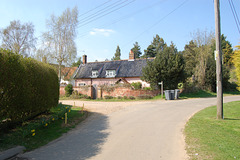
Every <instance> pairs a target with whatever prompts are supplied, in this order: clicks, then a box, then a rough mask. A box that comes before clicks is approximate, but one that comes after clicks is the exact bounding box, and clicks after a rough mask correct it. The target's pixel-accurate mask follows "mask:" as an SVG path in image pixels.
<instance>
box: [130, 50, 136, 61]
mask: <svg viewBox="0 0 240 160" xmlns="http://www.w3.org/2000/svg"><path fill="white" fill-rule="evenodd" d="M134 59H135V54H134V53H133V51H132V50H131V51H130V53H129V60H134Z"/></svg>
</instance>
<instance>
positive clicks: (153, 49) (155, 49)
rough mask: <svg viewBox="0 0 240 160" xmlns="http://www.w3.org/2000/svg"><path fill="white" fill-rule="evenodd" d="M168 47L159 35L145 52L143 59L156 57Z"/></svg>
mask: <svg viewBox="0 0 240 160" xmlns="http://www.w3.org/2000/svg"><path fill="white" fill-rule="evenodd" d="M166 46H167V44H166V43H165V42H164V40H163V38H161V37H159V35H158V34H157V35H156V37H153V41H152V42H151V44H150V45H149V46H148V47H147V49H146V50H144V55H143V57H144V58H148V57H156V55H157V53H159V52H161V51H163V49H164V48H165V47H166Z"/></svg>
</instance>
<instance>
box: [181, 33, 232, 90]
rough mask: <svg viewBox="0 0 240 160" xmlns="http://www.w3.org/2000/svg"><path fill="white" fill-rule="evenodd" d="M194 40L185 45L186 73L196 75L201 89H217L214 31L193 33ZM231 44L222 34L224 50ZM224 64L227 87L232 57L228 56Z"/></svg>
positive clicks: (225, 86) (224, 86)
mask: <svg viewBox="0 0 240 160" xmlns="http://www.w3.org/2000/svg"><path fill="white" fill-rule="evenodd" d="M192 38H193V39H192V40H191V41H190V42H189V44H187V45H185V47H184V51H183V58H184V62H185V73H186V76H187V77H192V76H193V77H195V79H194V81H195V83H196V86H197V87H198V88H200V89H206V90H210V91H216V61H215V57H214V50H215V48H216V47H215V39H214V33H212V32H207V31H200V30H198V31H197V32H195V33H193V34H192ZM228 45H229V46H231V44H230V43H229V42H228V41H227V40H226V37H225V36H224V35H222V50H223V52H224V48H228V47H227V46H228ZM226 62H227V63H225V64H224V65H223V88H224V89H226V88H227V86H228V80H229V78H230V77H229V67H226V66H227V65H228V63H230V58H229V59H227V58H226Z"/></svg>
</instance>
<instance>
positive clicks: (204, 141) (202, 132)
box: [184, 101, 240, 160]
mask: <svg viewBox="0 0 240 160" xmlns="http://www.w3.org/2000/svg"><path fill="white" fill-rule="evenodd" d="M216 110H217V109H216V106H213V107H209V108H206V109H204V110H202V111H200V112H198V113H197V114H195V115H194V116H193V117H192V118H191V119H190V120H189V121H188V123H187V124H186V126H185V131H184V132H185V135H186V139H185V140H186V143H187V153H188V155H189V156H190V158H191V159H201V160H203V159H208V160H209V159H214V160H215V159H219V160H228V159H229V160H230V159H240V101H237V102H230V103H226V104H224V117H225V118H224V120H217V119H216Z"/></svg>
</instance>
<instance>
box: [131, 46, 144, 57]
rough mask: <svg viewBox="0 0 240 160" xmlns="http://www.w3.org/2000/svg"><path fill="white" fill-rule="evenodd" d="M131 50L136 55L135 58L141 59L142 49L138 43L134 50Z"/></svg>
mask: <svg viewBox="0 0 240 160" xmlns="http://www.w3.org/2000/svg"><path fill="white" fill-rule="evenodd" d="M131 50H132V51H133V53H134V54H135V58H140V56H141V55H142V52H141V47H140V46H139V45H138V42H135V43H134V44H133V48H132V49H131Z"/></svg>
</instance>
